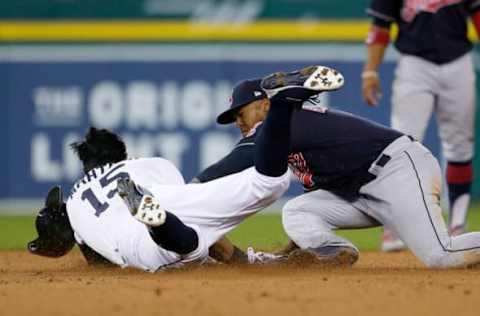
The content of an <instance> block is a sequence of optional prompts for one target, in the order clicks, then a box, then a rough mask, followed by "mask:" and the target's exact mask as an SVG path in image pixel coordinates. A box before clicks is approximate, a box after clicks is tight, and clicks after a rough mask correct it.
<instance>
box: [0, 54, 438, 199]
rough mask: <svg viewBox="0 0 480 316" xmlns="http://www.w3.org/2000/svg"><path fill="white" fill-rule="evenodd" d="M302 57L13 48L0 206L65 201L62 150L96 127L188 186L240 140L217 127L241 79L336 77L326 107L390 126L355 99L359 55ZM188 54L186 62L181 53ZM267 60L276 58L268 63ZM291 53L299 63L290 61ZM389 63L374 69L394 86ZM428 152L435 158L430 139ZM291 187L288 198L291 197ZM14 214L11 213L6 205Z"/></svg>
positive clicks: (5, 78) (5, 98) (384, 114)
mask: <svg viewBox="0 0 480 316" xmlns="http://www.w3.org/2000/svg"><path fill="white" fill-rule="evenodd" d="M340 48H342V47H337V46H335V45H333V46H332V45H330V46H328V45H327V46H322V45H306V46H301V47H297V48H295V47H291V46H289V47H286V46H281V45H278V46H271V45H270V46H269V45H265V46H261V45H238V46H237V47H231V46H227V45H226V46H225V47H219V46H218V45H217V46H216V47H215V48H212V47H210V48H209V47H208V46H201V45H200V46H198V45H197V46H194V45H193V46H185V45H166V46H162V45H153V46H152V45H151V46H148V47H143V49H140V48H139V47H138V46H135V47H133V46H132V47H129V46H100V47H93V48H92V47H89V46H73V45H70V46H68V45H67V46H54V47H52V46H45V47H39V46H21V45H20V46H15V47H13V46H11V47H2V48H1V49H0V74H2V75H1V78H2V82H5V83H6V84H2V85H0V102H1V104H2V106H1V110H0V111H1V117H2V122H3V124H1V125H0V132H1V133H0V135H1V137H2V144H3V153H4V154H3V155H1V156H2V157H1V158H0V159H2V161H1V162H2V163H1V164H0V168H1V169H0V170H1V174H2V177H1V179H0V201H3V202H4V205H5V202H8V201H10V202H12V201H15V202H16V201H19V200H24V199H32V198H33V199H38V198H41V197H42V196H43V195H44V194H45V193H46V192H47V190H48V188H49V187H50V186H51V185H54V184H58V183H60V184H62V185H63V187H64V188H66V190H67V191H68V189H69V188H70V186H71V184H72V182H73V181H74V180H75V179H77V178H78V177H79V176H80V174H81V167H80V164H79V162H78V160H77V159H76V158H75V156H74V155H73V153H72V151H71V150H70V149H69V144H70V143H72V142H74V141H76V140H78V139H79V138H80V137H81V135H82V134H83V133H84V132H85V131H86V130H87V128H88V126H90V125H94V126H97V127H104V128H109V129H112V130H114V131H116V132H119V133H120V134H121V135H122V136H123V138H124V139H125V141H126V143H127V146H128V152H129V156H130V157H139V156H157V155H159V156H163V157H165V158H168V159H170V160H171V161H173V162H174V163H175V164H176V165H177V167H178V168H179V169H180V170H181V171H182V173H183V174H184V176H185V178H186V180H187V181H189V180H190V179H191V178H192V177H193V176H195V174H196V173H197V172H198V171H199V170H201V169H202V168H204V167H205V166H207V165H209V164H210V163H212V162H214V161H216V160H217V159H219V158H220V157H222V155H223V154H225V153H226V152H228V150H230V149H231V148H232V146H233V145H234V144H235V142H236V141H238V139H239V133H238V132H237V131H236V130H235V128H234V127H233V126H227V127H225V126H218V125H217V124H216V123H215V118H216V115H217V114H218V113H220V112H221V111H222V110H224V109H225V108H226V107H227V106H228V98H229V94H230V92H231V89H232V86H233V85H234V84H235V83H236V82H238V81H239V80H241V79H243V78H252V77H258V76H261V75H262V74H267V73H270V72H274V71H277V70H293V69H296V68H299V67H303V66H305V65H308V64H327V65H329V66H332V67H335V68H338V69H339V70H341V71H342V72H343V74H344V75H345V78H346V85H345V87H344V88H343V89H342V90H341V91H337V92H333V93H330V94H328V95H325V96H324V97H323V101H322V102H323V103H324V104H326V105H329V106H332V107H336V108H339V109H344V110H346V111H351V112H354V113H357V114H360V115H363V116H366V117H370V118H372V119H374V120H377V121H380V122H382V123H385V124H388V121H389V119H388V118H389V106H388V100H389V98H390V95H389V89H388V88H386V89H385V93H384V96H383V99H382V104H381V105H380V106H379V107H378V108H375V109H373V108H369V107H367V106H366V105H365V104H363V102H362V101H361V97H360V80H359V76H360V72H361V68H362V54H363V53H362V49H361V46H360V45H350V46H348V47H343V48H342V49H343V51H348V53H345V54H343V55H342V54H338V52H339V49H340ZM187 52H190V53H187ZM272 52H277V53H275V54H272ZM295 52H298V53H295ZM393 60H394V56H393V55H389V56H387V62H386V63H385V65H384V66H383V68H382V69H381V72H382V78H383V82H384V86H385V87H388V86H389V85H390V83H391V81H392V77H393V67H394V63H393ZM427 145H428V146H429V147H430V148H432V149H433V151H434V152H435V153H438V141H437V139H436V137H435V135H434V133H432V132H431V131H430V132H429V133H428V136H427ZM298 190H299V188H298V187H296V186H294V189H293V191H291V192H290V194H294V193H295V192H298ZM9 205H11V203H10V204H9Z"/></svg>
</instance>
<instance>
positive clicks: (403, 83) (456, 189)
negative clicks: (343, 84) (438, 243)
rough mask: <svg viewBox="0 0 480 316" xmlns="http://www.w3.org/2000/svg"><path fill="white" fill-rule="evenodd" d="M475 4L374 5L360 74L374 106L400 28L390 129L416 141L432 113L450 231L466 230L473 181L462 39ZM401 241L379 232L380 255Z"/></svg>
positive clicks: (468, 63)
mask: <svg viewBox="0 0 480 316" xmlns="http://www.w3.org/2000/svg"><path fill="white" fill-rule="evenodd" d="M479 10H480V1H478V0H468V1H460V0H454V1H439V0H429V1H417V0H403V1H402V0H373V1H372V3H371V6H370V8H369V9H368V10H367V13H368V14H369V15H371V16H372V17H373V22H372V26H371V29H370V32H369V35H368V38H367V40H366V43H367V49H368V55H367V60H366V62H365V66H364V71H363V73H362V93H363V99H364V100H365V102H367V104H369V105H371V106H376V105H377V104H378V99H379V97H380V93H381V90H380V78H379V74H378V67H379V65H380V64H381V62H382V59H383V56H384V52H385V50H386V48H387V46H388V44H389V42H390V27H391V25H392V24H393V23H395V24H397V25H398V29H399V32H398V36H397V38H396V40H395V47H396V48H397V50H398V51H399V52H400V54H401V56H400V59H399V61H398V64H397V68H396V71H395V80H394V82H393V86H392V100H391V103H392V114H391V124H392V127H393V128H395V129H398V130H399V131H401V132H403V133H405V134H407V135H411V136H413V137H414V138H416V139H419V140H422V139H423V137H424V133H425V130H426V128H427V125H428V122H429V120H430V117H431V115H432V112H435V114H436V116H437V124H438V129H439V135H440V139H441V142H442V149H443V156H444V157H445V158H446V160H447V167H446V180H447V186H448V196H449V204H450V208H449V209H450V210H449V226H448V227H449V231H450V233H451V234H452V235H459V234H462V233H464V232H465V231H466V214H467V211H468V207H469V203H470V188H471V184H472V179H473V170H472V157H473V151H474V120H475V71H474V66H473V60H472V53H471V49H472V44H471V42H470V41H469V40H468V38H467V20H468V18H469V17H470V18H471V19H472V21H473V24H474V25H475V28H476V30H477V33H478V30H479V29H480V11H479ZM403 247H404V245H403V242H402V241H401V240H400V239H398V238H397V237H396V236H395V235H394V234H393V232H391V231H389V230H387V229H385V234H384V238H383V246H382V248H383V250H384V251H393V250H399V249H403Z"/></svg>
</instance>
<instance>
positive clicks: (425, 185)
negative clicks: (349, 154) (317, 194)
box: [360, 142, 480, 268]
mask: <svg viewBox="0 0 480 316" xmlns="http://www.w3.org/2000/svg"><path fill="white" fill-rule="evenodd" d="M441 179H442V176H441V171H440V167H439V165H438V162H437V161H436V159H435V158H434V157H433V156H432V155H431V153H430V152H429V151H428V150H427V149H426V148H425V147H423V146H422V145H421V144H420V143H418V142H413V143H412V145H411V146H409V147H408V148H406V149H403V150H402V152H400V153H398V154H396V155H393V156H392V159H391V160H390V161H389V162H388V163H387V164H386V165H385V166H384V167H383V168H382V170H381V171H380V172H379V174H378V176H377V178H376V179H375V180H373V181H372V182H370V183H368V184H366V185H365V186H363V187H362V188H361V191H360V192H361V193H363V194H366V195H368V196H370V197H371V198H370V199H366V200H365V202H366V203H367V204H368V206H369V209H370V210H371V211H372V212H374V214H375V217H376V218H378V220H379V221H381V222H382V223H384V224H387V225H389V227H391V228H392V229H393V230H394V231H395V233H397V234H398V235H399V236H400V237H401V238H402V240H403V241H404V242H405V244H406V245H407V246H408V247H409V248H410V249H411V250H412V252H413V253H414V254H415V255H416V256H417V257H418V258H419V259H420V260H421V261H422V262H423V263H424V264H425V265H427V266H428V267H436V268H448V267H462V266H468V265H471V264H475V263H478V262H480V233H470V234H464V235H462V236H458V237H450V236H449V234H448V231H447V228H446V225H445V222H444V220H443V217H442V212H441V208H440V196H441V186H442V184H441Z"/></svg>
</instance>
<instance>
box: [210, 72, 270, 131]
mask: <svg viewBox="0 0 480 316" xmlns="http://www.w3.org/2000/svg"><path fill="white" fill-rule="evenodd" d="M261 82H262V79H249V80H244V81H241V82H240V83H238V84H237V85H236V86H235V87H234V88H233V92H232V96H231V98H230V108H229V109H228V110H226V111H225V112H223V113H220V115H219V116H217V123H218V124H230V123H233V122H235V114H236V113H237V111H238V110H240V109H241V108H242V107H244V106H245V105H248V104H250V103H252V102H253V101H257V100H261V99H265V98H267V94H266V93H265V91H263V89H262V88H261V87H260V83H261Z"/></svg>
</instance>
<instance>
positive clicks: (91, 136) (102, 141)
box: [70, 127, 127, 172]
mask: <svg viewBox="0 0 480 316" xmlns="http://www.w3.org/2000/svg"><path fill="white" fill-rule="evenodd" d="M70 147H71V148H72V149H73V151H75V153H76V154H77V156H78V158H79V159H80V160H81V161H82V163H83V170H84V171H85V172H88V171H90V170H91V169H93V168H96V167H100V166H103V165H106V164H108V163H116V162H119V161H122V160H125V159H127V149H126V147H125V143H124V142H123V140H122V139H121V138H120V137H119V136H118V135H117V134H115V133H112V132H110V131H109V130H106V129H97V128H95V127H90V128H89V130H88V132H87V134H86V135H85V140H83V141H79V142H75V143H72V144H71V145H70Z"/></svg>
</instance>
